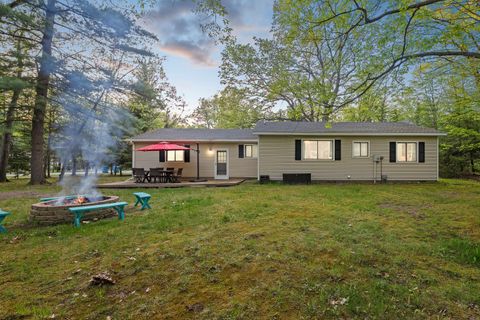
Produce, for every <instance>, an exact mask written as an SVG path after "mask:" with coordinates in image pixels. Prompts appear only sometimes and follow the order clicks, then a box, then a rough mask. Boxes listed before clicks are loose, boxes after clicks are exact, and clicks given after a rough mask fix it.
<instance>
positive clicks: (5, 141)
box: [0, 89, 22, 182]
mask: <svg viewBox="0 0 480 320" xmlns="http://www.w3.org/2000/svg"><path fill="white" fill-rule="evenodd" d="M21 92H22V90H21V89H15V90H13V95H12V100H11V101H10V104H9V105H8V109H7V116H6V119H5V133H4V134H3V138H2V152H1V155H0V182H6V181H7V167H8V157H9V155H10V147H11V145H12V129H13V121H14V119H15V109H16V108H17V104H18V98H19V97H20V94H21Z"/></svg>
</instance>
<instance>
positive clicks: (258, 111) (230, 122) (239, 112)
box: [193, 88, 266, 129]
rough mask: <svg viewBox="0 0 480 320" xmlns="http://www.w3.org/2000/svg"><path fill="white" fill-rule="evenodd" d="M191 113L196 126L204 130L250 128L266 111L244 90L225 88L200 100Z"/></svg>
mask: <svg viewBox="0 0 480 320" xmlns="http://www.w3.org/2000/svg"><path fill="white" fill-rule="evenodd" d="M199 104H200V105H199V106H198V107H197V109H196V110H195V111H194V113H193V117H194V118H195V122H196V124H197V125H199V126H201V127H205V128H225V129H227V128H252V127H253V126H254V125H255V123H256V122H257V121H258V120H260V119H261V118H262V117H264V116H265V112H266V110H264V108H263V107H262V106H261V105H259V103H258V102H257V101H252V100H250V99H249V98H248V96H247V95H246V94H245V91H244V90H239V89H236V88H225V89H223V90H222V91H221V92H220V93H218V94H216V95H215V96H213V97H212V98H210V99H201V100H200V101H199Z"/></svg>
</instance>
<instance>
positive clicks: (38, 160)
mask: <svg viewBox="0 0 480 320" xmlns="http://www.w3.org/2000/svg"><path fill="white" fill-rule="evenodd" d="M55 3H56V0H48V2H47V9H46V12H45V26H44V30H43V38H42V56H41V58H40V70H39V72H38V77H37V84H36V85H35V104H34V111H33V118H32V158H31V160H30V169H31V178H30V183H31V184H43V183H45V173H44V171H43V161H44V158H43V148H44V144H45V141H44V139H43V134H44V129H45V128H44V126H45V110H46V108H47V99H48V87H49V84H50V75H51V74H52V68H53V61H52V41H53V32H54V23H55V14H56V11H55Z"/></svg>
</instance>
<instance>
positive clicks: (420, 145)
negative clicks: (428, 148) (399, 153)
mask: <svg viewBox="0 0 480 320" xmlns="http://www.w3.org/2000/svg"><path fill="white" fill-rule="evenodd" d="M418 162H425V142H419V143H418Z"/></svg>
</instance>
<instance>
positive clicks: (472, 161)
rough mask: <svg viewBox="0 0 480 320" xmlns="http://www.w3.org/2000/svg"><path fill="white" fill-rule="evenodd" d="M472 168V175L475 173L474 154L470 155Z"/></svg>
mask: <svg viewBox="0 0 480 320" xmlns="http://www.w3.org/2000/svg"><path fill="white" fill-rule="evenodd" d="M470 166H471V168H472V173H475V157H474V156H473V153H470Z"/></svg>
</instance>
